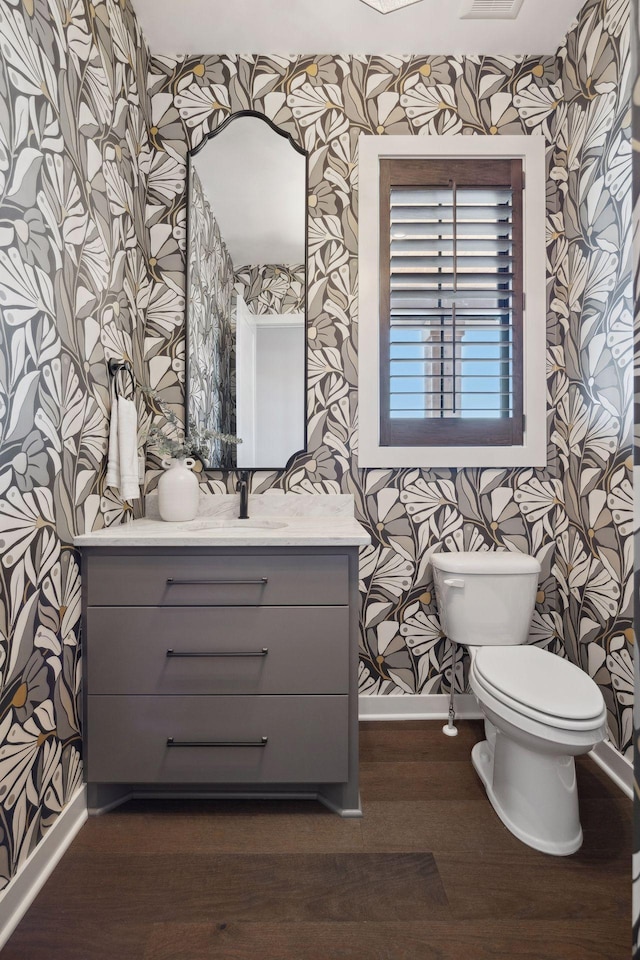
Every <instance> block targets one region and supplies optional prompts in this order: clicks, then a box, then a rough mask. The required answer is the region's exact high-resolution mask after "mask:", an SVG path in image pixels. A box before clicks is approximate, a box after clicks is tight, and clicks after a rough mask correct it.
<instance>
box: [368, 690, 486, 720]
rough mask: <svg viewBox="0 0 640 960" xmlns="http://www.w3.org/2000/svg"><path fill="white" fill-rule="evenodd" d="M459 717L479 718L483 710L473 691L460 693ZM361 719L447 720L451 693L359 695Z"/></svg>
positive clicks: (457, 701)
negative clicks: (386, 695)
mask: <svg viewBox="0 0 640 960" xmlns="http://www.w3.org/2000/svg"><path fill="white" fill-rule="evenodd" d="M455 708H456V717H457V718H458V719H459V720H479V719H481V718H482V713H481V712H480V708H479V706H478V702H477V700H476V698H475V697H474V695H473V694H472V693H457V694H456V698H455ZM358 716H359V719H360V720H446V719H447V717H448V716H449V695H448V694H447V693H415V694H406V695H404V696H389V697H385V696H382V697H380V696H371V697H367V696H360V697H358Z"/></svg>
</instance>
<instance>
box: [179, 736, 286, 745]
mask: <svg viewBox="0 0 640 960" xmlns="http://www.w3.org/2000/svg"><path fill="white" fill-rule="evenodd" d="M268 739H269V737H261V738H260V740H174V739H173V737H167V746H168V747H266V745H267V740H268Z"/></svg>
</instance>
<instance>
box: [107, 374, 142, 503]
mask: <svg viewBox="0 0 640 960" xmlns="http://www.w3.org/2000/svg"><path fill="white" fill-rule="evenodd" d="M107 486H108V487H113V488H114V489H116V490H118V491H119V493H120V496H121V497H122V499H123V500H137V499H138V498H139V497H140V482H139V477H138V413H137V410H136V405H135V403H133V401H132V400H126V399H125V398H124V397H117V396H116V394H115V389H114V390H113V392H112V397H111V421H110V426H109V454H108V460H107Z"/></svg>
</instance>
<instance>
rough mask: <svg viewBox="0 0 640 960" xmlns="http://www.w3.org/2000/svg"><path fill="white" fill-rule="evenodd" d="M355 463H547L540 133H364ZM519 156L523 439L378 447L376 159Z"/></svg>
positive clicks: (426, 465) (542, 143)
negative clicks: (523, 183) (519, 443)
mask: <svg viewBox="0 0 640 960" xmlns="http://www.w3.org/2000/svg"><path fill="white" fill-rule="evenodd" d="M359 148H360V153H359V181H360V203H359V209H360V215H359V237H360V239H359V243H358V256H359V263H358V272H359V286H360V293H359V334H358V345H359V346H358V394H359V404H358V406H359V428H358V466H360V467H424V468H429V467H544V466H546V463H547V426H546V414H547V405H546V379H545V357H546V273H545V269H546V255H545V141H544V138H543V137H542V136H535V135H534V136H516V137H511V136H496V137H491V136H470V137H464V136H413V137H412V136H375V135H373V136H372V135H370V134H361V136H360V140H359ZM383 157H385V158H387V157H388V158H396V157H439V158H442V157H445V158H447V157H450V158H452V159H456V158H459V157H470V158H473V157H478V158H481V157H483V158H484V157H489V158H494V159H507V160H509V159H515V160H517V159H520V158H521V159H522V162H523V170H524V173H525V177H526V186H525V191H524V204H523V224H524V248H523V258H524V290H525V294H526V309H525V313H524V341H523V344H524V395H523V409H524V414H525V417H526V420H525V431H524V438H523V443H522V446H509V447H505V446H484V447H454V446H447V447H382V446H380V442H379V437H380V370H379V364H380V350H379V344H380V332H379V331H380V327H379V288H380V284H379V224H380V214H379V165H380V159H381V158H383Z"/></svg>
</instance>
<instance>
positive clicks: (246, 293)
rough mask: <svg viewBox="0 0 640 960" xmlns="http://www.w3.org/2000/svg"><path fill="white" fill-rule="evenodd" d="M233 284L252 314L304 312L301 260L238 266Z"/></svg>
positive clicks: (303, 274) (303, 271)
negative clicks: (289, 262)
mask: <svg viewBox="0 0 640 960" xmlns="http://www.w3.org/2000/svg"><path fill="white" fill-rule="evenodd" d="M234 283H235V288H236V290H237V291H238V293H239V294H240V295H241V296H242V298H243V299H244V301H245V303H246V304H247V306H248V307H249V310H250V311H251V313H303V312H304V292H305V269H304V263H293V264H282V263H280V264H276V263H268V264H262V265H257V264H255V265H251V266H245V267H239V268H238V269H237V270H236V272H235V275H234Z"/></svg>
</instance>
